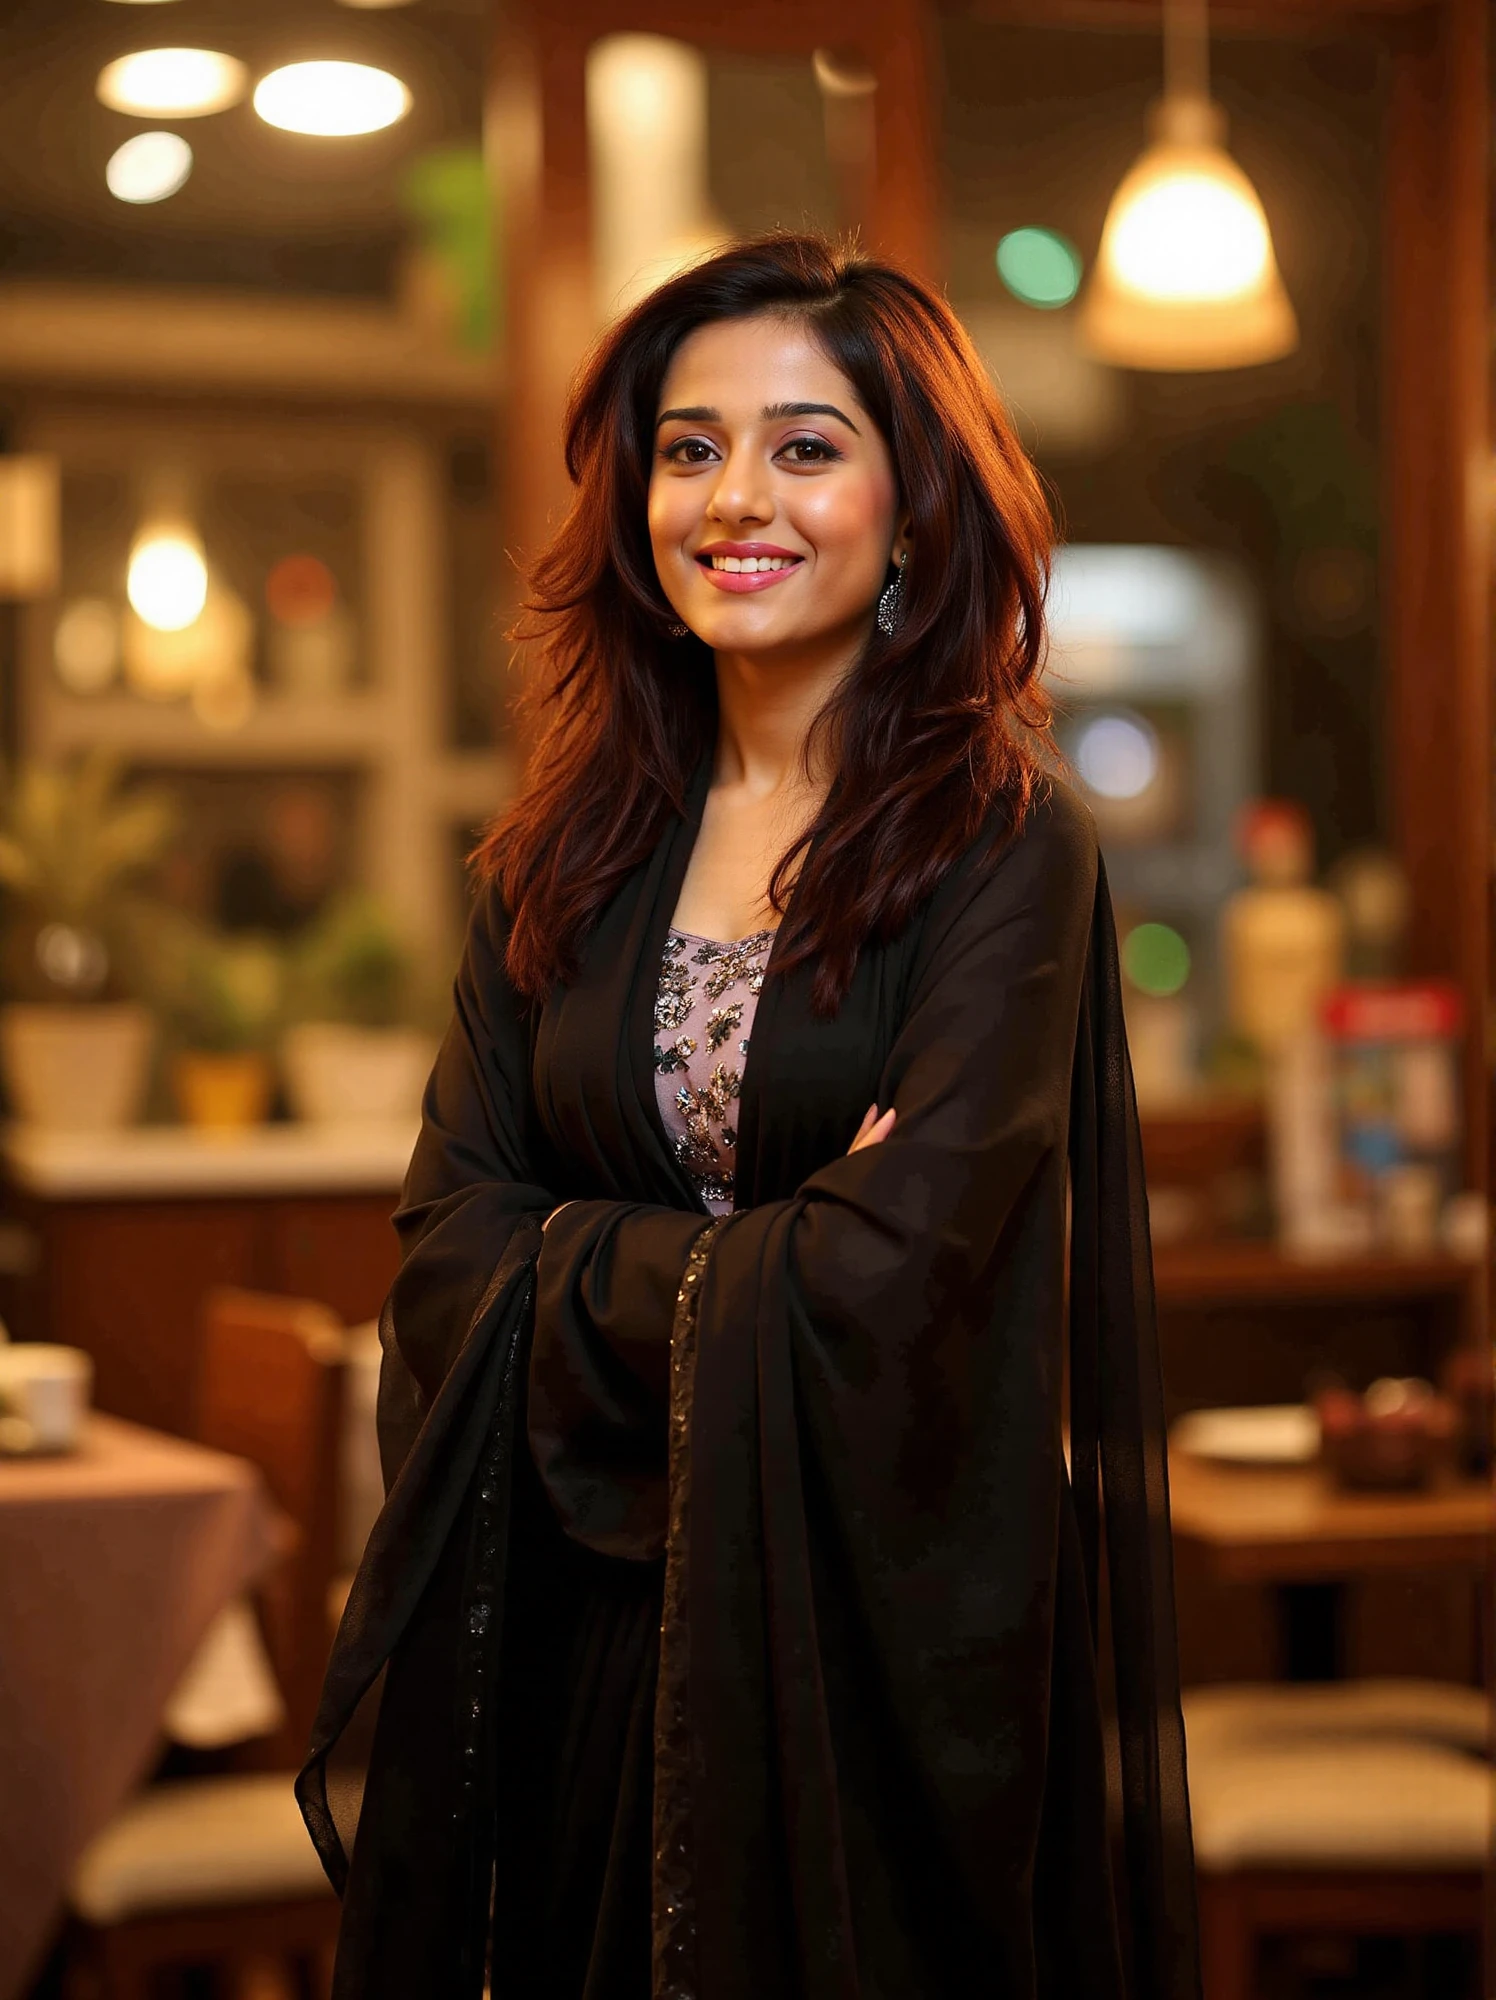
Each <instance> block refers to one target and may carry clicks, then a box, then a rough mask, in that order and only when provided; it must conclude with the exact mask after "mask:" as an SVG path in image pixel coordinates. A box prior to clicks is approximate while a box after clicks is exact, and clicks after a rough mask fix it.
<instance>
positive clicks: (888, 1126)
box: [847, 1104, 898, 1153]
mask: <svg viewBox="0 0 1496 2000" xmlns="http://www.w3.org/2000/svg"><path fill="white" fill-rule="evenodd" d="M877 1111H878V1107H877V1105H876V1104H870V1105H869V1106H868V1108H867V1113H866V1115H865V1116H864V1118H863V1121H862V1123H861V1124H860V1125H859V1126H858V1128H857V1137H856V1138H855V1139H854V1140H853V1141H852V1143H851V1145H850V1146H848V1148H847V1151H848V1152H849V1153H860V1152H861V1151H862V1149H863V1147H864V1146H877V1145H880V1144H881V1143H882V1142H883V1140H885V1139H886V1138H887V1137H888V1135H889V1133H890V1132H891V1131H892V1130H893V1127H894V1120H895V1118H896V1117H897V1116H898V1114H897V1112H895V1110H894V1108H893V1106H892V1105H891V1104H890V1105H889V1107H888V1109H887V1110H886V1111H885V1112H884V1113H883V1115H882V1116H881V1117H879V1116H878V1115H877Z"/></svg>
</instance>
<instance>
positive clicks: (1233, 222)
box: [1080, 0, 1299, 370]
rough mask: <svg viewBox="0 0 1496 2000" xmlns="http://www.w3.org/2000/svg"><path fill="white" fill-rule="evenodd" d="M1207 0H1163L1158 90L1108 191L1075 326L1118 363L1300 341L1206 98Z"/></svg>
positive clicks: (1269, 250) (1166, 361) (1178, 364)
mask: <svg viewBox="0 0 1496 2000" xmlns="http://www.w3.org/2000/svg"><path fill="white" fill-rule="evenodd" d="M1206 4H1207V0H1164V94H1163V97H1162V98H1161V99H1160V101H1159V102H1158V103H1157V104H1155V105H1154V107H1153V109H1152V112H1151V114H1150V118H1149V130H1150V143H1149V145H1148V146H1147V148H1146V149H1145V150H1144V151H1143V152H1142V153H1141V154H1140V155H1139V156H1138V158H1137V160H1136V161H1135V163H1134V164H1133V166H1132V167H1131V169H1130V170H1129V172H1128V173H1127V174H1126V176H1125V177H1124V179H1123V181H1122V184H1121V186H1120V187H1119V188H1118V189H1117V192H1116V193H1115V194H1114V195H1113V197H1112V205H1111V207H1110V208H1109V209H1108V211H1107V217H1106V224H1105V226H1104V228H1103V229H1102V232H1101V248H1100V249H1099V251H1098V252H1097V255H1096V262H1095V265H1094V266H1093V268H1092V272H1091V276H1090V280H1089V282H1088V284H1087V286H1086V289H1085V293H1084V295H1083V297H1082V300H1081V313H1080V330H1081V337H1082V340H1083V341H1084V343H1085V345H1086V347H1087V348H1088V349H1089V350H1090V352H1091V353H1092V354H1094V355H1095V356H1096V357H1097V358H1098V359H1099V360H1102V361H1110V362H1113V363H1115V364H1116V365H1117V366H1119V367H1123V368H1152V369H1179V370H1185V369H1206V368H1248V367H1252V366H1254V365H1255V364H1256V363H1258V362H1263V361H1277V360H1279V359H1280V358H1281V357H1282V356H1283V355H1285V354H1291V353H1292V352H1293V350H1294V348H1295V347H1297V345H1298V339H1299V330H1298V322H1297V320H1296V319H1295V317H1294V311H1293V306H1292V305H1291V304H1290V302H1289V298H1288V294H1287V292H1286V291H1285V290H1284V289H1283V280H1282V278H1281V277H1280V276H1279V273H1278V260H1277V258H1276V257H1275V256H1274V254H1273V239H1272V236H1271V234H1270V232H1269V230H1268V226H1267V217H1266V216H1265V215H1264V214H1263V211H1262V203H1261V202H1260V201H1259V200H1258V198H1257V190H1256V189H1255V188H1254V187H1253V186H1252V183H1251V182H1250V181H1249V180H1248V179H1247V177H1246V175H1245V174H1244V173H1243V172H1242V170H1241V168H1240V167H1239V166H1238V165H1237V164H1236V162H1235V160H1233V159H1232V157H1231V155H1230V154H1229V153H1228V152H1227V151H1226V146H1225V138H1226V118H1225V114H1224V113H1223V112H1222V110H1221V109H1220V107H1219V105H1217V104H1215V103H1214V102H1213V101H1212V99H1211V96H1210V89H1209V70H1208V62H1209V55H1208V46H1209V45H1208V38H1207V29H1206Z"/></svg>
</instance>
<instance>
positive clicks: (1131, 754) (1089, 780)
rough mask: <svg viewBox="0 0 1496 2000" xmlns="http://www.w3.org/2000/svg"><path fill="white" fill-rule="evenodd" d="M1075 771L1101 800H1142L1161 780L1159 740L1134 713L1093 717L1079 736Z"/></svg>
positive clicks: (1152, 730)
mask: <svg viewBox="0 0 1496 2000" xmlns="http://www.w3.org/2000/svg"><path fill="white" fill-rule="evenodd" d="M1075 768H1076V770H1077V771H1079V773H1080V775H1081V777H1082V779H1083V780H1084V782H1085V783H1086V785H1087V786H1088V787H1089V788H1090V790H1091V791H1093V792H1095V793H1096V794H1097V795H1098V797H1100V798H1103V799H1138V798H1141V797H1142V796H1143V794H1144V792H1146V791H1147V789H1148V787H1149V786H1150V785H1151V784H1152V783H1153V781H1154V779H1155V778H1157V776H1158V736H1157V734H1156V732H1155V731H1154V729H1153V726H1152V724H1151V723H1149V722H1148V721H1146V720H1145V719H1144V717H1142V716H1141V715H1137V714H1135V713H1133V712H1132V711H1131V710H1124V711H1120V712H1119V711H1115V710H1114V711H1112V712H1110V713H1107V714H1103V715H1095V716H1091V717H1089V718H1088V719H1087V720H1086V721H1085V722H1084V723H1083V724H1082V725H1081V728H1080V730H1079V732H1078V733H1077V735H1076V739H1075Z"/></svg>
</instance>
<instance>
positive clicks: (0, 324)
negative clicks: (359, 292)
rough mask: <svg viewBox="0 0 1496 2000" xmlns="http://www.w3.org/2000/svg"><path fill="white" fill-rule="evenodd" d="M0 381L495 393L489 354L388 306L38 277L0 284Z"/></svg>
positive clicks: (357, 395)
mask: <svg viewBox="0 0 1496 2000" xmlns="http://www.w3.org/2000/svg"><path fill="white" fill-rule="evenodd" d="M101 329H106V331H104V332H101ZM0 376H3V377H4V379H5V380H6V381H7V382H10V383H17V382H45V383H56V384H66V385H68V386H70V387H84V386H86V387H89V388H94V389H100V388H103V389H109V388H151V389H156V390H159V391H161V392H162V393H164V394H169V395H181V394H184V393H190V392H193V391H198V392H201V391H202V390H205V389H208V390H217V391H219V392H220V393H222V394H223V395H226V396H232V397H233V398H235V399H236V400H237V399H239V398H241V397H255V396H260V397H263V396H266V395H285V396H292V397H302V396H314V397H316V398H317V399H318V400H319V401H329V400H330V401H333V402H337V403H343V404H347V403H360V402H386V403H393V404H404V405H410V404H425V405H430V404H436V405H447V406H449V407H450V406H469V407H472V406H479V407H481V406H483V405H485V404H490V403H492V402H493V401H494V400H495V398H496V396H497V395H498V392H499V368H498V365H497V363H496V362H495V361H494V360H493V359H492V358H491V357H489V356H486V355H475V354H467V353H461V352H455V351H452V350H450V349H447V348H444V347H442V346H440V345H438V344H437V343H435V342H434V341H433V340H432V339H431V337H430V336H429V335H428V334H426V333H425V332H424V331H423V330H422V328H421V327H419V326H418V325H416V324H414V323H412V322H411V321H409V320H406V319H402V318H401V317H400V315H399V314H398V313H396V312H392V311H391V310H390V309H389V308H388V307H387V306H382V305H377V304H372V303H363V302H350V301H346V300H345V301H334V300H297V301H294V302H293V301H290V300H285V299H270V298H263V297H258V296H255V295H253V294H240V293H234V292H211V291H198V290H196V289H195V288H190V289H189V288H187V287H182V288H180V289H176V290H173V289H170V288H167V287H163V286H152V287H150V288H149V289H147V288H144V287H131V286H128V285H107V286H100V285H87V284H57V283H42V282H16V283H13V284H8V285H5V286H3V287H0Z"/></svg>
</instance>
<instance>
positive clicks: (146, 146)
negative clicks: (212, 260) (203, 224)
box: [104, 0, 192, 202]
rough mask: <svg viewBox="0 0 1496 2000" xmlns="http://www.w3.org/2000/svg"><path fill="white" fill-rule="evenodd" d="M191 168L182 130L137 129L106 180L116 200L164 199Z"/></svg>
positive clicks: (111, 161) (113, 156)
mask: <svg viewBox="0 0 1496 2000" xmlns="http://www.w3.org/2000/svg"><path fill="white" fill-rule="evenodd" d="M134 4H136V5H139V4H141V0H134ZM191 172H192V148H191V147H190V146H189V145H188V143H187V141H186V140H185V139H184V138H182V136H181V134H180V133H177V132H137V133H136V135H135V137H134V138H133V139H126V141H125V143H124V145H123V146H121V147H120V148H119V149H118V150H117V151H116V152H114V153H112V154H111V155H110V158H109V164H108V166H107V167H105V169H104V180H105V183H106V185H107V186H108V189H109V192H110V193H111V194H112V195H113V196H114V197H115V199H116V200H117V201H135V202H146V201H165V200H166V198H167V196H168V195H173V194H175V193H176V192H177V189H178V188H180V187H185V186H186V184H187V176H188V175H189V174H190V173H191Z"/></svg>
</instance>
